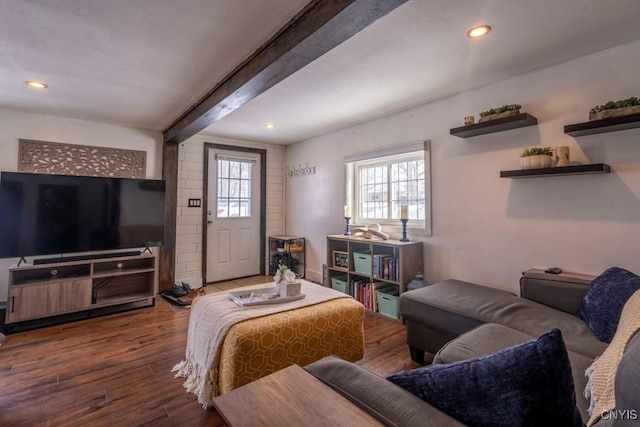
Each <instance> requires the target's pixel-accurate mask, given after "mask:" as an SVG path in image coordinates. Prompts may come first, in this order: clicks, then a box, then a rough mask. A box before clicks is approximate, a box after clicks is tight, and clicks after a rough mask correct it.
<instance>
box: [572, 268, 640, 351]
mask: <svg viewBox="0 0 640 427" xmlns="http://www.w3.org/2000/svg"><path fill="white" fill-rule="evenodd" d="M639 289H640V277H638V276H636V275H635V274H633V273H632V272H630V271H627V270H625V269H624V268H620V267H612V268H609V269H608V270H606V271H605V272H604V273H602V274H601V275H599V276H598V277H596V278H595V279H593V282H591V285H590V286H589V290H588V291H587V293H586V295H585V296H584V298H583V299H582V303H581V304H580V307H579V308H578V312H577V313H576V315H577V316H578V317H579V318H580V319H582V320H584V321H585V323H586V324H587V325H589V328H590V329H591V331H592V332H593V333H594V334H595V336H596V337H598V339H599V340H600V341H603V342H607V343H609V342H611V340H612V339H613V336H614V335H615V334H616V329H618V322H619V321H620V315H621V314H622V309H623V308H624V305H625V304H626V303H627V300H628V299H629V298H631V295H633V294H634V292H635V291H637V290H639Z"/></svg>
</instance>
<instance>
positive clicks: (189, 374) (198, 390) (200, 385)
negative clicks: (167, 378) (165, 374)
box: [171, 360, 213, 409]
mask: <svg viewBox="0 0 640 427" xmlns="http://www.w3.org/2000/svg"><path fill="white" fill-rule="evenodd" d="M171 372H175V373H176V374H175V376H174V377H175V378H185V380H184V383H183V384H182V386H183V387H184V389H185V390H186V391H187V392H188V393H193V394H195V395H196V396H197V397H198V403H200V404H201V405H202V406H203V407H204V408H205V409H207V408H208V407H209V406H212V405H213V402H212V401H211V400H210V396H212V391H213V384H212V383H211V381H209V380H207V379H200V377H199V375H198V372H199V370H198V369H197V367H196V366H194V365H193V364H192V363H190V362H189V361H188V360H183V361H182V362H180V363H177V364H176V365H175V366H174V367H173V368H172V369H171Z"/></svg>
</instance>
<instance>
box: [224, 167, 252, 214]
mask: <svg viewBox="0 0 640 427" xmlns="http://www.w3.org/2000/svg"><path fill="white" fill-rule="evenodd" d="M216 161H217V162H218V165H217V166H218V167H217V169H218V174H217V181H218V188H217V197H216V217H217V218H233V217H237V218H250V217H251V177H252V168H253V164H254V163H255V160H253V159H243V158H236V157H229V156H222V155H217V156H216Z"/></svg>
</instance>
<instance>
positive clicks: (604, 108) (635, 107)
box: [589, 96, 640, 121]
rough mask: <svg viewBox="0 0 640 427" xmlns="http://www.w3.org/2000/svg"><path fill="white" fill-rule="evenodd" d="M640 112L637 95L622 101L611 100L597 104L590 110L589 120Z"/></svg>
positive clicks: (639, 102)
mask: <svg viewBox="0 0 640 427" xmlns="http://www.w3.org/2000/svg"><path fill="white" fill-rule="evenodd" d="M636 113H640V101H639V100H638V98H636V97H635V96H632V97H631V98H628V99H621V100H620V101H615V102H613V101H609V102H607V103H606V104H604V105H596V106H595V107H593V108H592V109H591V110H589V121H592V120H602V119H606V118H607V117H621V116H628V115H629V114H636Z"/></svg>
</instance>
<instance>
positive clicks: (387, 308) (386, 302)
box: [376, 285, 400, 319]
mask: <svg viewBox="0 0 640 427" xmlns="http://www.w3.org/2000/svg"><path fill="white" fill-rule="evenodd" d="M399 294H400V292H399V291H398V287H397V286H394V285H389V286H384V287H382V288H380V289H378V290H377V291H376V298H377V300H378V313H380V314H384V315H385V316H388V317H392V318H394V319H399V318H400V317H399V315H398V295H399Z"/></svg>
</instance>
